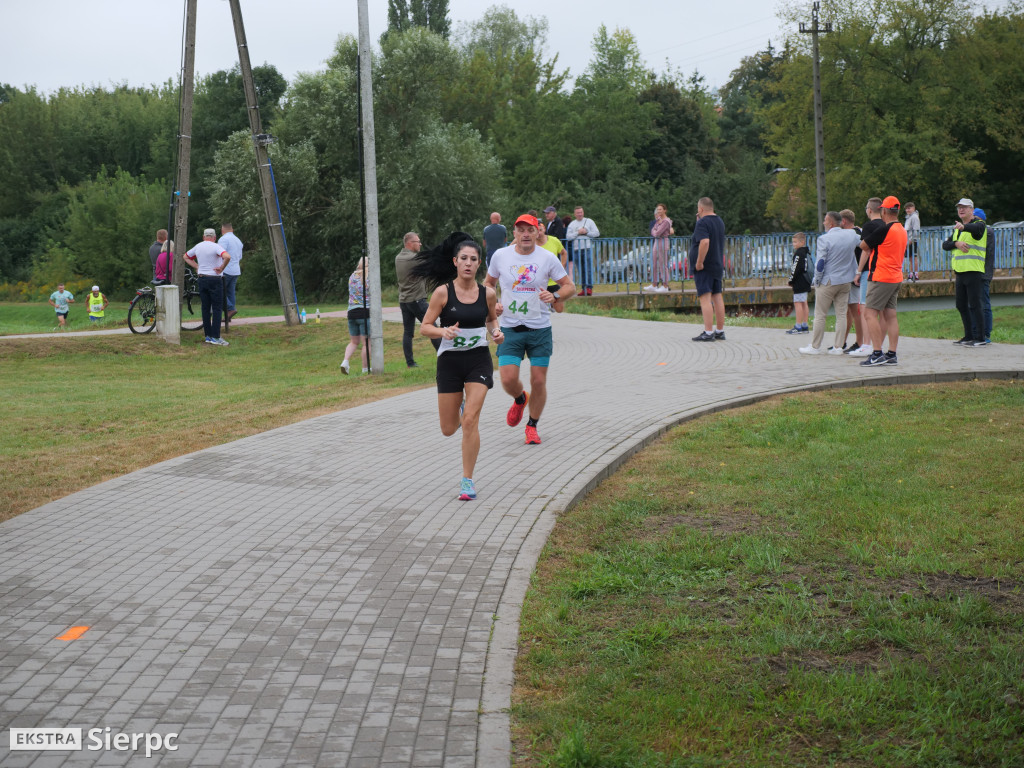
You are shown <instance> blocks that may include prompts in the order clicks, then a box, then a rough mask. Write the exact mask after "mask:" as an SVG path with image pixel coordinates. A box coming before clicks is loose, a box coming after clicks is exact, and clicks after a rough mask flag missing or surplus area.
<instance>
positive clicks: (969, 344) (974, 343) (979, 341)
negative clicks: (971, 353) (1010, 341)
mask: <svg viewBox="0 0 1024 768" xmlns="http://www.w3.org/2000/svg"><path fill="white" fill-rule="evenodd" d="M991 343H992V342H991V341H987V340H986V339H975V340H974V341H965V342H964V346H965V347H984V346H985V345H986V344H991Z"/></svg>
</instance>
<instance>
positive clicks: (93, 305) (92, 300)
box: [85, 285, 110, 323]
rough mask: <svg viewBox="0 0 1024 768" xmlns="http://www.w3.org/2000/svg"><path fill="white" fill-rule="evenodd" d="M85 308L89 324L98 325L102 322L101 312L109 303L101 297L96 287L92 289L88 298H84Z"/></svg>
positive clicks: (100, 292) (104, 297)
mask: <svg viewBox="0 0 1024 768" xmlns="http://www.w3.org/2000/svg"><path fill="white" fill-rule="evenodd" d="M85 301H86V306H88V307H89V322H90V323H98V322H100V321H102V320H103V310H105V309H106V308H107V307H108V306H109V305H110V302H109V301H107V297H106V296H104V295H103V292H102V291H101V290H100V287H99V286H98V285H94V286H93V287H92V291H91V292H90V293H89V295H88V296H86V297H85Z"/></svg>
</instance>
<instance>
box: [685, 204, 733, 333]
mask: <svg viewBox="0 0 1024 768" xmlns="http://www.w3.org/2000/svg"><path fill="white" fill-rule="evenodd" d="M724 252H725V223H724V222H723V221H722V219H721V217H719V216H718V215H717V214H716V213H715V204H714V203H713V202H712V201H711V198H710V197H702V198H701V199H700V200H698V201H697V224H696V225H695V226H694V228H693V237H692V238H691V240H690V272H691V273H692V274H693V282H694V283H695V284H696V286H697V297H698V298H699V299H700V313H701V315H703V317H704V331H703V332H702V333H700V334H699V335H697V336H694V337H693V340H694V341H725V298H724V297H723V296H722V278H723V277H724V275H725V258H724ZM712 321H714V322H715V324H716V325H715V330H714V331H712Z"/></svg>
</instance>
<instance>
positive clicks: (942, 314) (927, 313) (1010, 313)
mask: <svg viewBox="0 0 1024 768" xmlns="http://www.w3.org/2000/svg"><path fill="white" fill-rule="evenodd" d="M565 306H566V311H567V312H574V313H576V314H581V315H601V316H606V317H621V318H628V319H631V320H651V321H656V322H677V323H699V322H700V315H699V314H682V313H676V312H667V311H665V310H648V311H644V312H639V311H637V310H635V309H618V308H613V309H604V308H601V307H595V306H592V305H590V304H588V303H587V302H585V301H569V302H566V305H565ZM810 320H811V326H812V327H813V325H814V316H813V312H812V315H811V318H810ZM899 323H900V336H917V337H919V338H924V339H950V340H956V339H959V338H960V337H961V336H963V330H964V327H963V323H962V321H961V320H960V313H959V312H957V311H956V310H955V309H929V310H922V311H916V312H900V313H899ZM725 325H726V328H728V327H729V326H742V327H746V328H779V329H783V330H785V329H789V328H792V327H793V318H792V317H755V316H751V315H741V316H739V317H726V318H725ZM828 327H829V329H831V330H834V329H835V317H830V318H829V319H828ZM853 340H854V337H853V334H852V333H851V334H850V341H851V342H852V341H853ZM992 341H993V342H998V343H1004V344H1024V307H992Z"/></svg>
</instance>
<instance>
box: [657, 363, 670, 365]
mask: <svg viewBox="0 0 1024 768" xmlns="http://www.w3.org/2000/svg"><path fill="white" fill-rule="evenodd" d="M658 365H668V363H658Z"/></svg>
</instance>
